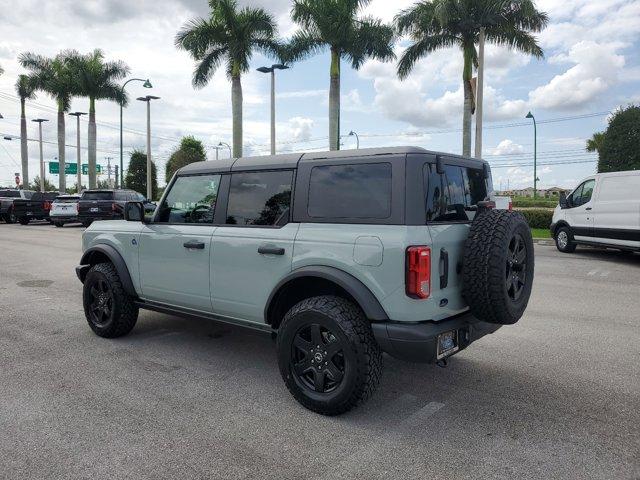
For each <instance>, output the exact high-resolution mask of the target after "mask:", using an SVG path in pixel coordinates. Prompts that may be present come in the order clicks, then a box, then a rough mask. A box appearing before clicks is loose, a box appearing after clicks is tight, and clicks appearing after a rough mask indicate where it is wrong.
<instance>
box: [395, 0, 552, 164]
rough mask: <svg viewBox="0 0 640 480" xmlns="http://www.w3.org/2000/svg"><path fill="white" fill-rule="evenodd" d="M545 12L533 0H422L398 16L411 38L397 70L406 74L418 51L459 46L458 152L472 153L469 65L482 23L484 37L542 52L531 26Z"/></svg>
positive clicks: (541, 22)
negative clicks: (461, 95) (460, 101)
mask: <svg viewBox="0 0 640 480" xmlns="http://www.w3.org/2000/svg"><path fill="white" fill-rule="evenodd" d="M548 21H549V18H548V16H547V14H546V13H544V12H539V11H538V10H536V8H535V5H534V3H533V1H532V0H425V1H422V2H419V3H417V4H416V5H414V6H413V7H411V8H409V9H406V10H403V11H402V12H400V14H398V15H397V16H396V26H397V30H398V32H399V34H401V35H404V34H407V35H409V38H410V39H411V42H412V43H411V44H410V45H409V47H408V48H407V49H406V50H405V51H404V53H403V54H402V57H401V58H400V62H399V63H398V76H399V77H400V78H401V79H404V78H406V77H407V76H408V75H409V73H410V72H411V70H412V69H413V67H414V65H415V63H416V62H417V61H418V60H419V59H420V58H422V57H424V56H426V55H428V54H429V53H431V52H434V51H436V50H439V49H441V48H447V47H451V46H458V47H459V48H460V49H461V50H462V55H463V58H464V67H463V69H462V84H463V88H464V109H463V120H462V153H463V155H470V154H471V113H472V108H473V107H472V103H473V99H472V96H473V95H472V89H471V76H472V72H473V66H474V65H475V66H477V65H478V54H477V51H476V47H475V44H476V42H477V41H478V37H479V34H480V29H481V28H484V30H485V38H486V41H487V42H490V43H494V44H497V45H506V46H508V47H510V48H513V49H514V50H519V51H521V52H524V53H527V54H529V55H533V56H534V57H537V58H541V57H543V52H542V49H541V48H540V46H539V45H538V42H537V40H536V38H535V37H534V36H533V35H532V33H534V32H539V31H541V30H542V29H543V28H544V27H545V26H546V25H547V23H548Z"/></svg>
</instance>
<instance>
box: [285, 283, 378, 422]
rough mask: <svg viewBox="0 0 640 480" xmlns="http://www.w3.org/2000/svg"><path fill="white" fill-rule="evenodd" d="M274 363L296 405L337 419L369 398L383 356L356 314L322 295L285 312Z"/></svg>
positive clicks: (342, 301)
mask: <svg viewBox="0 0 640 480" xmlns="http://www.w3.org/2000/svg"><path fill="white" fill-rule="evenodd" d="M278 364H279V366H280V373H281V375H282V378H283V379H284V382H285V384H286V386H287V388H288V389H289V391H290V392H291V394H292V395H293V396H294V398H295V399H296V400H297V401H298V402H299V403H300V404H302V405H303V406H304V407H306V408H308V409H309V410H312V411H314V412H317V413H320V414H322V415H339V414H341V413H344V412H347V411H349V410H351V409H352V408H354V407H356V406H358V405H360V404H362V403H364V402H365V401H366V400H367V399H368V398H369V397H370V396H371V395H372V394H373V392H374V391H375V389H376V387H377V386H378V383H379V381H380V375H381V372H382V353H381V351H380V347H379V346H378V344H377V343H376V341H375V339H374V337H373V333H372V332H371V327H370V325H369V324H368V322H367V320H366V318H365V317H364V315H363V314H362V312H361V311H360V309H359V308H358V307H357V306H355V305H354V304H353V303H351V302H349V301H348V300H345V299H344V298H340V297H334V296H328V295H325V296H319V297H312V298H308V299H305V300H302V301H301V302H299V303H297V304H296V305H295V306H293V307H292V308H291V310H289V311H288V312H287V314H286V315H285V317H284V319H283V320H282V324H281V325H280V329H279V331H278Z"/></svg>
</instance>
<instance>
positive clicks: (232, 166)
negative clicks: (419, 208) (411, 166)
mask: <svg viewBox="0 0 640 480" xmlns="http://www.w3.org/2000/svg"><path fill="white" fill-rule="evenodd" d="M407 153H430V154H433V155H446V156H448V157H456V158H464V159H467V160H473V161H477V162H482V163H486V162H485V161H484V160H478V159H476V158H470V157H463V156H461V155H456V154H453V153H445V152H433V151H430V150H426V149H424V148H422V147H377V148H361V149H357V150H337V151H326V152H305V153H284V154H279V155H261V156H255V157H241V158H236V159H232V158H223V159H220V160H216V161H211V160H209V161H205V162H196V163H191V164H189V165H187V166H185V167H182V168H181V169H180V170H178V172H177V174H178V175H197V174H203V173H228V172H233V171H242V170H275V169H283V168H296V167H297V165H298V163H300V162H305V163H306V162H313V161H321V160H327V159H336V160H337V159H345V160H347V159H349V158H354V157H369V156H376V155H394V154H396V155H397V154H400V155H402V154H407Z"/></svg>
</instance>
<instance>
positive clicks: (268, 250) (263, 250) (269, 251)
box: [258, 245, 284, 255]
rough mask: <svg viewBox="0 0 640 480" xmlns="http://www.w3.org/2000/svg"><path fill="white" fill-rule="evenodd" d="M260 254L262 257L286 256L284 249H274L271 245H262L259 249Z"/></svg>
mask: <svg viewBox="0 0 640 480" xmlns="http://www.w3.org/2000/svg"><path fill="white" fill-rule="evenodd" d="M258 253H259V254H260V255H284V248H282V247H274V246H271V245H260V246H259V247H258Z"/></svg>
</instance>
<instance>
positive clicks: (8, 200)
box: [0, 188, 36, 223]
mask: <svg viewBox="0 0 640 480" xmlns="http://www.w3.org/2000/svg"><path fill="white" fill-rule="evenodd" d="M35 193H36V192H34V191H33V190H18V189H12V188H7V189H0V218H2V219H4V221H5V222H7V223H15V222H17V221H18V217H17V216H16V215H15V212H14V210H13V204H14V202H15V201H16V200H29V199H30V198H31V197H32V196H33V195H34V194H35Z"/></svg>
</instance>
